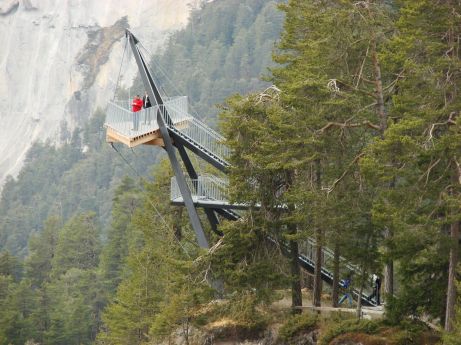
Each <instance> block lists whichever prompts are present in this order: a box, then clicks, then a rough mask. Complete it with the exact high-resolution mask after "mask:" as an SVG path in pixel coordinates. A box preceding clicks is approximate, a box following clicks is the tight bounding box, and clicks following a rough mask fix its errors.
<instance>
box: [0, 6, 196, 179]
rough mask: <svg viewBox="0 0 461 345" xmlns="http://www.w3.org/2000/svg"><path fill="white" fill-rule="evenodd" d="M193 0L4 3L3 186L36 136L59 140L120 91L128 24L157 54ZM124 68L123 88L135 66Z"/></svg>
mask: <svg viewBox="0 0 461 345" xmlns="http://www.w3.org/2000/svg"><path fill="white" fill-rule="evenodd" d="M188 3H189V1H188V0H99V1H95V0H40V1H39V0H0V186H1V183H2V181H3V180H4V179H5V177H6V176H7V175H9V174H10V175H13V176H14V175H16V174H17V173H18V172H19V170H20V168H21V166H22V162H23V159H24V155H25V153H26V152H27V150H28V149H29V148H30V146H31V145H32V144H33V142H34V141H36V140H47V139H49V140H51V141H53V142H56V143H57V144H59V138H60V135H59V130H60V123H61V122H62V121H64V120H65V121H66V122H67V123H68V125H69V127H70V128H69V129H70V130H72V128H73V127H75V126H76V125H77V124H79V123H82V122H83V121H84V120H86V119H87V118H88V117H89V116H90V115H91V113H92V112H93V111H94V110H95V109H96V108H97V107H98V106H99V107H101V106H104V104H105V103H106V102H107V100H108V99H110V98H111V97H112V95H113V92H114V87H115V82H116V78H117V76H118V72H119V67H120V62H121V56H122V52H123V48H124V43H125V42H124V38H123V33H124V29H125V27H126V26H129V27H130V28H131V30H132V31H133V32H134V33H135V34H136V35H137V36H138V37H139V38H140V40H141V41H142V42H143V44H144V45H145V46H146V47H149V49H150V50H151V51H155V49H156V48H158V47H159V46H160V45H161V44H162V43H163V42H164V39H165V37H166V36H167V34H168V33H169V32H171V31H172V30H175V29H178V28H180V27H181V26H183V25H184V24H185V23H186V21H187V17H188V13H189V8H188ZM129 66H130V67H126V68H124V69H123V79H122V83H123V85H122V86H125V87H126V86H127V85H130V84H131V81H132V79H133V77H134V75H135V72H136V67H135V64H134V63H133V61H131V64H130V65H129Z"/></svg>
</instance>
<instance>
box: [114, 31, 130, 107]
mask: <svg viewBox="0 0 461 345" xmlns="http://www.w3.org/2000/svg"><path fill="white" fill-rule="evenodd" d="M127 45H128V39H125V48H123V54H122V62H121V63H120V68H119V70H118V76H117V81H116V83H115V89H114V97H113V98H112V100H113V101H115V96H116V95H117V87H118V83H119V82H120V76H121V74H122V66H123V60H124V58H125V52H126V46H127Z"/></svg>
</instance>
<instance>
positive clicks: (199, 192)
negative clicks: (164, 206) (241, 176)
mask: <svg viewBox="0 0 461 345" xmlns="http://www.w3.org/2000/svg"><path fill="white" fill-rule="evenodd" d="M186 182H187V185H188V186H189V190H190V191H191V194H192V199H193V200H194V201H200V200H209V201H223V200H227V181H226V180H224V179H221V178H219V177H216V176H212V175H201V176H199V177H198V179H190V178H186ZM171 200H172V201H175V200H182V194H181V191H180V190H179V186H178V183H177V181H176V178H175V177H172V178H171Z"/></svg>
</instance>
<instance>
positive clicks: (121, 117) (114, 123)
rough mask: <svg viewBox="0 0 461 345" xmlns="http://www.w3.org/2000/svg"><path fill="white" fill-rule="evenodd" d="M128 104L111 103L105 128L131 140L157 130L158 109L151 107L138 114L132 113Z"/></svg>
mask: <svg viewBox="0 0 461 345" xmlns="http://www.w3.org/2000/svg"><path fill="white" fill-rule="evenodd" d="M127 107H129V103H128V102H123V103H122V102H121V101H115V102H109V104H108V105H107V110H106V122H105V124H104V126H105V127H108V128H111V129H113V130H115V131H116V132H118V133H120V134H122V135H124V136H126V137H130V138H134V137H137V136H140V135H143V134H146V133H149V132H153V131H155V130H157V129H158V128H159V127H158V123H157V117H156V113H157V109H158V107H150V108H147V109H142V110H140V111H138V112H135V113H134V112H132V111H131V110H130V109H129V108H127Z"/></svg>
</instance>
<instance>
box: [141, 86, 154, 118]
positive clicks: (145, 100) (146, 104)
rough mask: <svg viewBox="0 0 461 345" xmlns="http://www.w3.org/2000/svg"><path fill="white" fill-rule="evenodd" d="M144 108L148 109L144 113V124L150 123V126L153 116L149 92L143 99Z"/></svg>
mask: <svg viewBox="0 0 461 345" xmlns="http://www.w3.org/2000/svg"><path fill="white" fill-rule="evenodd" d="M142 107H143V108H144V109H147V110H146V111H145V112H144V124H146V123H148V124H149V125H150V122H151V116H152V115H151V109H149V108H150V107H152V104H151V103H150V98H149V95H148V94H147V92H146V93H145V94H144V96H143V97H142Z"/></svg>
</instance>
